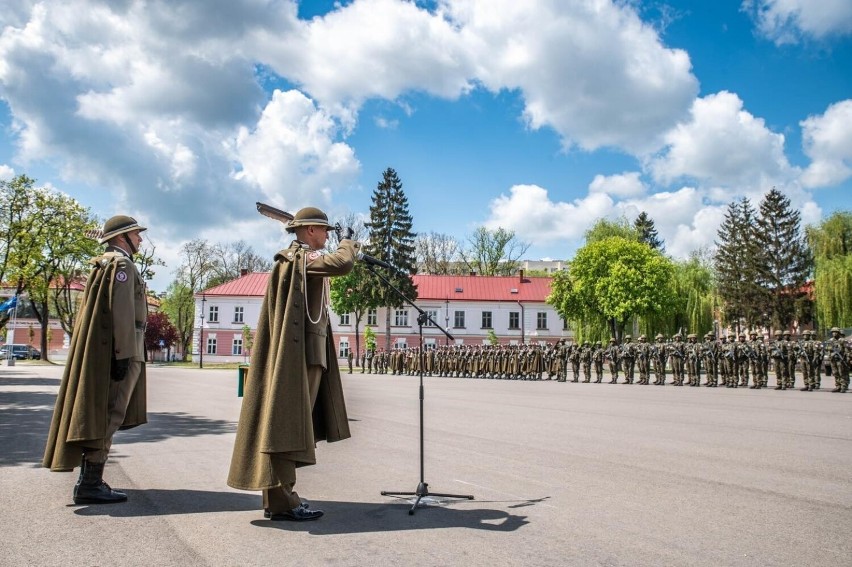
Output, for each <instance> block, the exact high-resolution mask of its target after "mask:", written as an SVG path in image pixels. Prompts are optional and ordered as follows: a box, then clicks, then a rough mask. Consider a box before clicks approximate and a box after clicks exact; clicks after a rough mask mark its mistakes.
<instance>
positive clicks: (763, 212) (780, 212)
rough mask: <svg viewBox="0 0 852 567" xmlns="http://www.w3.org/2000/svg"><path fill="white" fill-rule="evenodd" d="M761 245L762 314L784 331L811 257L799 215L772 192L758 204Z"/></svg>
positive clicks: (758, 233)
mask: <svg viewBox="0 0 852 567" xmlns="http://www.w3.org/2000/svg"><path fill="white" fill-rule="evenodd" d="M757 228H758V230H757V241H758V243H759V244H760V246H759V248H758V250H759V252H760V256H759V258H760V261H759V262H758V274H757V276H758V281H759V283H760V285H761V287H762V288H763V291H764V293H763V301H762V304H763V310H764V312H765V313H767V315H768V316H769V318H770V320H771V322H772V324H773V325H774V326H776V327H780V328H782V329H783V328H786V327H787V326H788V325H790V323H791V321H792V320H793V317H794V315H795V306H796V301H797V300H798V299H800V298H801V296H802V295H804V292H803V290H802V288H803V286H804V285H805V283H806V282H807V280H808V276H810V274H811V266H812V260H811V254H810V250H809V248H808V246H807V244H806V243H805V239H804V236H803V234H802V228H801V215H800V214H799V211H795V210H793V208H792V207H791V206H790V199H788V198H787V197H785V196H784V194H783V193H781V192H780V191H779V190H777V189H775V188H774V187H773V188H772V190H771V191H769V193H767V194H766V195H765V196H764V197H763V201H761V202H760V215H759V216H758V218H757Z"/></svg>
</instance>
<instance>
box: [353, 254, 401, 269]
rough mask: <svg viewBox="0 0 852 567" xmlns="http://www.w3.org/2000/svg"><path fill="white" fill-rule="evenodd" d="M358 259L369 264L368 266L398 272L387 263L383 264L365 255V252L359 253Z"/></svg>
mask: <svg viewBox="0 0 852 567" xmlns="http://www.w3.org/2000/svg"><path fill="white" fill-rule="evenodd" d="M358 259H359V260H363V261H364V262H367V263H368V264H370V265H372V266H379V267H380V268H384V269H386V270H392V271H394V272H396V271H398V270H397V269H396V268H394V267H393V266H391V265H390V264H388V263H387V262H382V261H381V260H379V259H378V258H373V257H372V256H369V255H367V254H364V253H363V252H358Z"/></svg>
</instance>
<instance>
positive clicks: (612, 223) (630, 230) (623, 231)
mask: <svg viewBox="0 0 852 567" xmlns="http://www.w3.org/2000/svg"><path fill="white" fill-rule="evenodd" d="M613 236H618V237H621V238H624V239H625V240H636V241H638V240H639V232H638V231H637V230H636V229H635V228H634V227H633V226H631V224H630V222H628V220H627V219H626V218H624V217H622V218H620V219H617V220H609V219H598V221H597V222H596V223H595V224H593V225H592V227H591V228H590V229H589V230H587V231H586V234H585V237H586V244H591V243H592V242H598V241H600V240H604V239H606V238H611V237H613Z"/></svg>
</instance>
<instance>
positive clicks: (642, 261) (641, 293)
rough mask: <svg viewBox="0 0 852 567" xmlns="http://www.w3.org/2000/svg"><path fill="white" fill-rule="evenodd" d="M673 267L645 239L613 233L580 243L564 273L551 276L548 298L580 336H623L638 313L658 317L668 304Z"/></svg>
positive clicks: (598, 338)
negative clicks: (584, 243)
mask: <svg viewBox="0 0 852 567" xmlns="http://www.w3.org/2000/svg"><path fill="white" fill-rule="evenodd" d="M672 274H673V266H672V263H671V261H670V260H668V259H667V258H666V257H664V256H663V255H662V254H660V253H659V252H658V251H656V250H653V249H651V248H650V247H649V246H648V245H647V244H643V243H641V242H637V241H635V240H628V239H625V238H622V237H620V236H612V237H609V238H604V239H602V240H597V241H595V242H591V243H588V244H586V245H585V246H583V247H582V248H580V249H579V250H578V251H577V254H576V255H575V256H574V259H573V260H571V262H570V265H569V269H568V271H567V272H559V273H557V274H555V275H554V279H553V283H552V287H551V294H550V296H549V297H548V298H547V302H548V303H549V304H550V305H553V306H554V308H555V309H556V311H557V312H558V313H559V315H560V316H561V317H562V318H563V319H566V320H569V321H572V322H575V323H576V326H575V328H576V331H577V333H576V334H577V336H578V339H579V340H587V339H588V340H600V339H602V338H603V335H604V332H605V331H606V330H608V331H609V333H610V334H611V336H614V337H616V338H619V339H620V338H621V336H622V334H623V332H624V328H625V326H626V324H627V323H628V322H629V321H630V320H631V319H632V318H633V317H636V316H639V317H656V316H659V315H661V314H663V313H665V312H666V310H667V309H668V306H669V305H671V303H672V300H673V297H672V288H671V285H670V282H671V280H672Z"/></svg>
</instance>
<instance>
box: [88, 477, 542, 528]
mask: <svg viewBox="0 0 852 567" xmlns="http://www.w3.org/2000/svg"><path fill="white" fill-rule="evenodd" d="M117 488H119V489H120V487H117ZM124 492H126V493H127V498H128V501H127V502H126V503H122V504H110V505H102V506H86V507H80V508H77V509H76V510H74V513H75V514H77V515H79V516H109V517H112V518H134V517H144V516H169V515H180V514H205V513H216V512H247V511H255V512H256V513H257V519H256V520H253V521H252V522H251V524H252V525H254V526H257V527H261V528H273V529H280V530H285V531H298V532H306V533H310V534H312V535H339V534H358V533H370V532H392V531H403V530H429V529H435V528H470V529H477V530H487V531H503V532H510V531H515V530H517V529H518V528H520V527H521V526H523V525H525V524H527V523H529V522H528V521H527V519H526V516H516V515H513V514H509V513H508V512H505V511H503V510H489V509H482V508H477V509H473V510H470V509H453V508H449V507H446V506H427V507H423V508H418V509H417V512H416V513H415V514H414V515H413V516H409V515H408V509H409V507H410V505H409V504H405V503H395V502H394V503H390V504H381V503H375V502H314V503H312V505H313V506H314V507H316V508H319V509H321V510H323V511H325V513H326V515H325V516H324V517H323V518H322V519H321V520H319V521H316V522H306V523H297V522H272V521H270V520H264V519H263V511H262V509H261V507H262V500H261V497H260V493H239V492H210V491H203V490H162V489H152V490H125V491H124Z"/></svg>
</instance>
